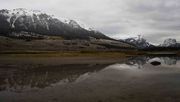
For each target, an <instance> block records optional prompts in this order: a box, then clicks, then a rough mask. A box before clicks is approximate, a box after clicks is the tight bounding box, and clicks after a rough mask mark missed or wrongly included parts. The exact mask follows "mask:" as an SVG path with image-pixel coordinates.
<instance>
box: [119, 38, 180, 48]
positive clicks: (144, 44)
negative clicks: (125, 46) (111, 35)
mask: <svg viewBox="0 0 180 102" xmlns="http://www.w3.org/2000/svg"><path fill="white" fill-rule="evenodd" d="M120 41H124V42H126V43H129V44H132V45H134V46H136V47H137V48H138V49H147V48H158V47H159V48H163V47H164V48H180V43H178V42H177V41H176V39H173V38H167V39H165V40H164V42H163V43H162V44H159V45H153V44H151V43H150V42H148V41H147V40H146V39H145V38H143V37H141V36H138V37H131V38H127V39H120Z"/></svg>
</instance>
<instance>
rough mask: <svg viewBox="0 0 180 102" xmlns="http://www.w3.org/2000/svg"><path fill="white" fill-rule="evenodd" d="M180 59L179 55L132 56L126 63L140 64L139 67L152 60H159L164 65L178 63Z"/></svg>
mask: <svg viewBox="0 0 180 102" xmlns="http://www.w3.org/2000/svg"><path fill="white" fill-rule="evenodd" d="M179 60H180V57H177V56H166V57H164V56H160V57H159V56H158V57H156V56H138V57H132V58H130V59H129V60H128V61H127V62H126V64H127V65H138V68H143V65H145V64H147V63H152V62H159V65H160V64H164V65H176V64H177V62H178V61H179Z"/></svg>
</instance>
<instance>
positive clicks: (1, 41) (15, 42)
mask: <svg viewBox="0 0 180 102" xmlns="http://www.w3.org/2000/svg"><path fill="white" fill-rule="evenodd" d="M134 49H135V47H134V46H132V45H129V44H126V43H123V42H119V41H114V40H104V39H91V40H84V39H83V40H82V39H81V40H78V39H75V40H64V39H61V37H50V38H46V39H37V40H30V41H29V40H22V39H14V38H9V37H3V36H0V52H1V51H121V50H134Z"/></svg>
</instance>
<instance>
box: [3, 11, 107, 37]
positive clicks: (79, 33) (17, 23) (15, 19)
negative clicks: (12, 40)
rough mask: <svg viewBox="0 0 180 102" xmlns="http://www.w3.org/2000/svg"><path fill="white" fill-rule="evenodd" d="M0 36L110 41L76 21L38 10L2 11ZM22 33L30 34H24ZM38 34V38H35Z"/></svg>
mask: <svg viewBox="0 0 180 102" xmlns="http://www.w3.org/2000/svg"><path fill="white" fill-rule="evenodd" d="M0 22H1V23H0V35H4V36H11V37H18V38H20V37H30V36H33V37H42V35H48V36H49V35H51V36H61V37H63V38H64V39H77V38H78V39H89V38H90V37H93V38H97V39H99V38H102V39H110V38H109V37H107V36H105V35H104V34H102V33H101V32H99V31H96V30H92V29H86V28H83V27H81V26H80V25H79V24H78V23H77V22H76V21H74V20H67V19H66V20H60V19H58V18H55V17H53V16H51V15H48V14H46V13H42V12H41V11H38V10H27V9H23V8H19V9H13V10H7V9H3V10H0ZM21 32H28V33H27V34H22V33H21ZM36 34H37V36H35V35H36Z"/></svg>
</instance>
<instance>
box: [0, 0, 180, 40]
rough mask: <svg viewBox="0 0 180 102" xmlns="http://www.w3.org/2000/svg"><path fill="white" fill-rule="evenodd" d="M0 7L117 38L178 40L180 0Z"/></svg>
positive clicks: (9, 1) (52, 1) (65, 0)
mask: <svg viewBox="0 0 180 102" xmlns="http://www.w3.org/2000/svg"><path fill="white" fill-rule="evenodd" d="M0 8H1V9H14V8H27V9H35V10H42V11H44V12H47V13H48V14H51V15H55V16H56V17H59V18H68V19H74V20H76V21H78V22H80V23H83V24H85V25H88V26H90V27H93V28H94V29H96V30H99V31H101V32H103V33H104V34H106V35H108V36H110V37H114V38H118V39H122V38H126V37H134V36H137V35H139V34H141V35H143V36H144V37H145V38H146V39H147V40H148V41H150V42H152V43H161V42H162V41H163V40H164V39H166V38H176V39H177V40H180V36H179V34H180V0H0Z"/></svg>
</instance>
